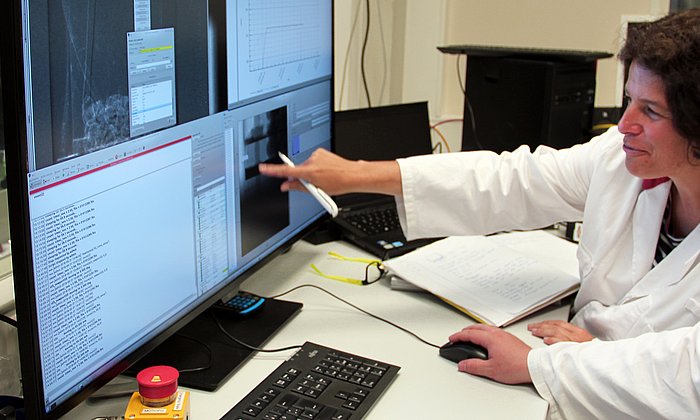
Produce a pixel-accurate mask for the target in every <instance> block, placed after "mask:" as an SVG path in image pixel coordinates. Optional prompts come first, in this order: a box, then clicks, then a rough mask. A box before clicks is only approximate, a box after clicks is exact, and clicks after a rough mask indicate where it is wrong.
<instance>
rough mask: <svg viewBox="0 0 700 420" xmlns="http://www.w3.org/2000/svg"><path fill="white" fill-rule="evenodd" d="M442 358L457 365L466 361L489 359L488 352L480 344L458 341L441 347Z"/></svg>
mask: <svg viewBox="0 0 700 420" xmlns="http://www.w3.org/2000/svg"><path fill="white" fill-rule="evenodd" d="M440 356H442V357H444V358H445V359H447V360H451V361H453V362H455V363H459V361H461V360H464V359H473V358H477V359H482V360H487V359H488V358H489V353H488V351H487V350H486V349H485V348H483V347H481V346H480V345H478V344H474V343H472V342H470V341H457V342H455V343H447V344H445V345H444V346H442V347H440Z"/></svg>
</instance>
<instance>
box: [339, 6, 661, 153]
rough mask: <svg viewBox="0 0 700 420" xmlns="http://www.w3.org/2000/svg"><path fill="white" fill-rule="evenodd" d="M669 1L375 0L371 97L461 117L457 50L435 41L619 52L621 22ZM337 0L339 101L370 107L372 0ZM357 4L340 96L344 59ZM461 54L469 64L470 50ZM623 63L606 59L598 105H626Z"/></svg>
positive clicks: (457, 133)
mask: <svg viewBox="0 0 700 420" xmlns="http://www.w3.org/2000/svg"><path fill="white" fill-rule="evenodd" d="M669 1H670V0H585V1H584V0H370V10H371V11H372V14H371V25H370V35H369V39H368V44H367V49H366V54H365V70H366V74H367V83H368V86H369V90H370V96H371V98H372V105H375V106H376V105H383V104H391V103H401V102H412V101H418V100H428V101H429V104H430V115H431V118H432V120H433V121H439V120H443V119H448V118H455V117H457V118H461V116H462V108H463V101H464V98H463V96H462V92H461V89H460V87H459V84H458V79H457V57H458V56H454V55H444V54H441V53H440V52H439V51H437V49H436V47H438V46H440V45H449V44H484V45H507V46H526V47H546V48H562V49H582V50H595V51H607V52H610V53H613V54H614V53H616V52H617V50H618V49H619V46H620V42H621V39H620V33H621V28H622V27H623V23H624V22H625V21H626V20H633V21H637V20H640V19H647V18H652V17H654V16H660V15H663V14H666V13H667V11H668V10H669ZM335 5H336V13H335V16H336V44H335V46H336V67H335V68H336V109H352V108H360V107H366V106H367V101H366V99H365V93H364V88H363V84H362V78H361V76H360V58H361V50H362V40H363V36H364V29H365V13H366V9H365V1H364V0H337V1H336V2H335ZM358 12H359V17H358V19H357V22H356V29H355V33H354V35H353V39H352V43H351V44H350V50H349V51H350V54H349V60H348V67H347V72H346V77H345V88H344V92H343V98H342V102H340V97H339V94H340V84H341V82H342V79H341V77H342V74H343V73H342V68H343V59H344V57H345V53H346V51H348V50H347V47H348V40H349V38H350V36H349V34H350V31H351V29H352V22H353V19H354V17H355V16H358V15H357V13H358ZM380 18H381V19H380ZM380 23H381V24H380ZM382 35H383V36H382ZM461 60H462V61H461V71H462V72H464V71H465V68H464V64H465V63H464V57H462V58H461ZM618 71H619V68H618V64H617V60H616V59H615V58H610V59H606V60H601V61H600V62H599V65H598V76H597V89H596V106H597V107H614V106H619V105H620V101H621V97H622V96H621V86H620V85H619V83H618V78H619V75H618ZM463 77H464V75H462V78H463ZM440 129H441V130H443V132H444V133H445V134H446V136H447V137H448V138H449V143H450V145H451V146H452V149H453V150H454V149H457V148H459V145H460V143H461V126H460V125H459V124H452V123H450V124H445V125H442V126H440Z"/></svg>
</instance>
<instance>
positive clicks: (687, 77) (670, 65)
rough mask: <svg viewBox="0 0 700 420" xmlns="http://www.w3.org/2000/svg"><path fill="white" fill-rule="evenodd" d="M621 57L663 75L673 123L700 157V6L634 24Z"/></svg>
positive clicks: (623, 60)
mask: <svg viewBox="0 0 700 420" xmlns="http://www.w3.org/2000/svg"><path fill="white" fill-rule="evenodd" d="M619 58H620V60H622V62H623V63H624V64H625V70H626V71H628V70H629V67H630V64H631V63H632V61H634V62H636V63H638V64H640V65H642V66H644V67H645V68H647V69H649V70H651V71H652V72H654V73H655V74H656V75H658V76H659V77H660V78H661V80H662V81H663V84H664V87H665V89H666V92H665V93H666V100H667V102H668V105H669V108H670V111H671V115H672V121H673V126H674V127H675V128H676V130H677V131H678V132H679V133H680V134H681V135H682V136H683V137H685V138H686V139H687V140H688V142H689V145H688V146H689V148H690V150H691V151H692V154H693V156H695V157H696V158H700V8H695V9H690V10H686V11H683V12H679V13H674V14H670V15H668V16H666V17H663V18H661V19H659V20H657V21H654V22H647V23H641V24H636V25H634V26H631V27H630V29H629V31H628V33H627V39H626V40H625V44H624V46H623V47H622V49H621V50H620V53H619Z"/></svg>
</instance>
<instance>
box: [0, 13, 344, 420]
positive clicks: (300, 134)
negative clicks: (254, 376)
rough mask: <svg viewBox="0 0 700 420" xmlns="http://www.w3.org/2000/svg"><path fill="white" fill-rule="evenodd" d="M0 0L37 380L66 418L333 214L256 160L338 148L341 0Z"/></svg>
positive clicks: (35, 405) (20, 276) (15, 217)
mask: <svg viewBox="0 0 700 420" xmlns="http://www.w3.org/2000/svg"><path fill="white" fill-rule="evenodd" d="M2 7H3V9H4V10H2V13H1V14H3V15H4V17H3V18H2V19H3V23H4V25H3V27H4V28H8V29H6V30H5V31H6V32H9V33H10V34H7V35H6V34H5V33H4V34H3V38H5V40H4V41H3V43H4V45H3V55H2V64H3V68H4V69H3V78H4V79H5V80H4V83H3V87H4V91H3V96H4V99H6V102H5V103H6V104H7V103H8V101H13V102H14V103H16V104H18V106H17V107H16V109H14V108H13V109H12V110H9V111H11V112H8V109H5V111H6V113H7V114H8V116H7V118H6V120H7V122H8V124H6V126H5V127H6V134H7V135H6V141H7V142H8V143H10V142H13V144H12V145H11V146H8V150H11V155H10V156H9V157H8V159H14V160H16V161H14V162H13V163H12V164H11V165H10V168H9V171H10V173H9V178H10V184H11V185H10V188H11V194H12V197H13V200H15V201H16V202H15V203H13V204H12V209H11V226H12V233H13V251H14V255H13V259H14V263H15V283H16V289H17V290H16V295H17V298H16V299H17V307H18V318H19V322H20V346H21V349H22V375H23V382H24V385H25V389H24V392H25V399H26V403H27V406H28V410H35V412H30V417H31V416H35V417H38V418H53V417H56V416H58V415H60V414H61V413H65V412H66V411H67V410H68V409H69V408H70V407H71V406H74V405H75V404H77V403H79V402H80V401H81V400H82V399H84V398H85V397H86V396H88V395H89V393H90V392H91V391H92V390H94V389H96V388H97V387H98V386H100V385H102V384H104V383H105V382H107V381H108V380H109V379H111V378H112V377H114V376H115V375H117V374H118V373H120V372H121V371H122V370H123V369H124V368H125V367H126V366H128V364H130V363H131V362H133V361H135V360H136V358H138V357H140V356H143V355H144V353H145V352H146V350H148V349H150V348H152V347H154V346H155V345H156V344H157V343H159V342H161V341H163V340H164V339H165V338H166V337H167V336H168V335H170V334H172V333H173V331H174V330H176V329H177V327H178V326H181V325H184V324H185V323H187V322H188V321H189V320H191V319H193V318H194V317H195V316H196V315H198V314H199V313H201V312H202V311H204V310H205V309H207V307H209V306H210V305H211V304H212V303H213V302H214V301H216V300H217V299H218V298H220V297H221V296H223V295H224V294H225V293H228V292H230V291H231V290H234V289H235V288H236V286H237V284H238V283H239V282H240V280H242V279H243V278H245V277H246V275H247V274H249V273H250V272H251V271H252V270H254V269H255V268H257V267H258V266H259V265H260V264H262V263H264V262H265V261H266V260H268V259H269V258H271V256H273V255H275V254H276V253H279V252H281V250H283V249H284V248H285V247H288V246H289V245H290V244H291V243H292V242H293V241H295V240H297V239H299V238H300V237H301V235H302V234H303V233H305V232H306V231H308V230H309V229H310V228H312V227H313V226H314V224H315V223H316V222H317V221H318V220H319V219H321V218H322V217H323V216H324V210H323V208H322V207H321V206H320V205H319V204H318V203H317V202H316V201H315V200H314V199H313V197H312V196H310V195H309V194H304V193H300V192H296V191H292V192H281V191H280V188H279V186H280V182H281V181H280V180H278V179H273V178H267V177H263V176H261V175H260V174H259V172H258V170H257V165H258V163H261V162H279V160H278V158H277V157H276V156H277V152H278V151H282V152H284V153H285V154H287V155H288V156H290V157H291V158H292V159H293V160H295V161H297V162H299V161H302V160H304V159H305V158H306V157H308V156H309V155H310V154H311V153H312V152H313V150H315V149H316V148H319V147H323V148H330V147H331V115H332V106H333V97H332V90H333V75H332V68H333V51H332V35H333V32H332V31H333V24H332V17H333V11H332V0H307V1H305V2H303V4H298V2H295V1H293V0H267V1H266V0H259V1H250V0H245V1H244V0H175V1H165V0H128V1H126V0H115V1H109V2H94V1H87V0H78V1H76V0H70V1H68V0H59V1H50V0H13V1H7V2H3V6H2ZM6 67H7V68H6ZM8 79H9V81H8ZM15 235H16V236H15ZM31 418H33V417H31Z"/></svg>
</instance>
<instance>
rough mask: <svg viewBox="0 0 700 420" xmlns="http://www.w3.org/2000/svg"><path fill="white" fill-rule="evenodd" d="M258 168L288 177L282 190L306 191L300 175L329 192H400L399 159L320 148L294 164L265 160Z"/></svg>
mask: <svg viewBox="0 0 700 420" xmlns="http://www.w3.org/2000/svg"><path fill="white" fill-rule="evenodd" d="M258 168H259V170H260V173H261V174H263V175H267V176H273V177H278V178H287V180H286V181H285V182H283V183H282V185H281V186H280V188H281V190H282V191H289V190H298V191H306V189H305V188H304V186H303V185H302V184H301V182H299V179H304V180H306V181H309V182H311V183H312V184H314V185H316V186H317V187H319V188H321V189H322V190H324V191H326V192H327V193H328V194H330V195H338V194H346V193H350V192H376V193H382V194H390V195H400V194H401V174H400V171H399V165H398V163H396V161H382V162H367V161H362V160H359V161H354V160H348V159H345V158H342V157H340V156H338V155H336V154H334V153H331V152H329V151H328V150H326V149H323V148H319V149H316V150H315V151H314V152H313V153H312V154H311V156H310V157H309V158H308V159H307V160H306V161H305V162H304V163H301V164H299V165H297V166H295V167H289V166H287V165H282V164H264V163H263V164H260V165H259V166H258Z"/></svg>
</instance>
